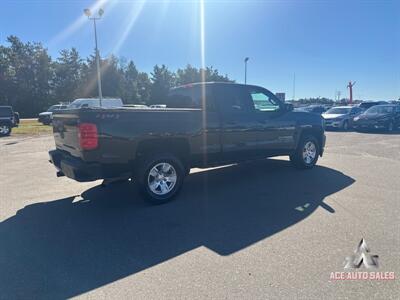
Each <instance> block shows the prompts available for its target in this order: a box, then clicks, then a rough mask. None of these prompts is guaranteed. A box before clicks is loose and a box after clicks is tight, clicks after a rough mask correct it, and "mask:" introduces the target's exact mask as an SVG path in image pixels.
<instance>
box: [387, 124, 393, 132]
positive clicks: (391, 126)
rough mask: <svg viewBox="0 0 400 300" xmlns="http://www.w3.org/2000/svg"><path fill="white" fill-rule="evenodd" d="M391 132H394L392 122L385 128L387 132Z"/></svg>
mask: <svg viewBox="0 0 400 300" xmlns="http://www.w3.org/2000/svg"><path fill="white" fill-rule="evenodd" d="M393 130H394V124H393V121H390V122H389V124H388V126H387V131H388V132H392V131H393Z"/></svg>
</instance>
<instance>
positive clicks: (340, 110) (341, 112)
mask: <svg viewBox="0 0 400 300" xmlns="http://www.w3.org/2000/svg"><path fill="white" fill-rule="evenodd" d="M350 110H351V107H333V108H331V109H330V110H328V111H327V112H326V114H335V115H345V114H348V113H349V112H350Z"/></svg>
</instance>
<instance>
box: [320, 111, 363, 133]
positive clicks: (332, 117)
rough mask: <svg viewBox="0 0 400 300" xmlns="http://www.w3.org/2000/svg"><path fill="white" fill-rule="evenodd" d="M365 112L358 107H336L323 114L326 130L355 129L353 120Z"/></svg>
mask: <svg viewBox="0 0 400 300" xmlns="http://www.w3.org/2000/svg"><path fill="white" fill-rule="evenodd" d="M362 112H363V109H362V108H359V107H357V106H335V107H332V108H331V109H329V110H327V111H326V112H324V113H323V114H322V117H323V118H324V119H325V128H327V129H329V128H332V129H333V128H336V129H341V130H348V129H350V128H352V127H353V118H354V117H356V116H358V115H359V114H361V113H362Z"/></svg>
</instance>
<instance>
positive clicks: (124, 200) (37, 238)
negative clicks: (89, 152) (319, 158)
mask: <svg viewBox="0 0 400 300" xmlns="http://www.w3.org/2000/svg"><path fill="white" fill-rule="evenodd" d="M353 182H354V180H353V179H352V178H350V177H348V176H346V175H344V174H343V173H341V172H339V171H336V170H333V169H330V168H327V167H322V166H316V167H315V168H314V169H312V170H307V171H299V170H295V169H293V168H292V167H291V166H290V164H289V163H288V162H287V161H280V160H264V161H258V162H251V163H245V164H240V165H232V166H227V167H222V168H218V169H213V170H207V171H201V172H198V173H194V174H191V175H190V176H189V177H188V178H187V179H186V182H185V185H184V187H183V190H182V192H181V194H180V195H179V197H178V198H177V199H176V200H175V201H173V202H171V203H169V204H166V205H162V206H150V205H148V204H146V203H145V202H144V201H143V200H142V199H141V197H140V196H139V194H138V192H137V187H136V185H135V184H128V183H124V184H114V185H112V186H108V187H105V188H103V187H100V186H97V187H94V188H91V189H89V190H87V191H85V192H84V193H83V194H82V195H81V196H82V199H80V200H77V199H78V198H75V197H69V198H64V199H58V200H54V201H49V202H42V203H36V204H32V205H28V206H26V207H25V208H23V209H21V210H19V211H18V213H17V214H16V215H15V216H13V217H11V218H9V219H7V220H5V221H4V222H2V223H0V245H1V246H0V266H1V267H0V298H2V299H15V298H30V299H31V298H48V299H65V298H69V297H73V296H77V295H79V294H82V293H84V292H88V291H91V290H93V289H96V288H98V287H101V286H103V285H105V284H109V283H112V282H114V281H116V280H118V279H122V278H124V277H126V276H129V275H132V274H135V273H137V272H139V271H142V270H145V269H147V268H150V267H152V266H155V265H157V264H159V263H162V262H165V261H167V260H169V259H172V258H174V257H177V256H179V255H181V254H184V253H186V252H188V251H191V250H193V249H195V248H197V247H200V246H205V247H207V248H209V249H211V250H212V251H215V252H216V253H217V254H219V255H230V254H232V253H234V252H236V251H240V250H242V249H244V248H246V247H248V246H250V245H252V244H253V243H256V242H259V241H261V240H263V239H265V238H268V237H269V236H271V235H273V234H276V233H278V232H280V231H282V230H285V229H286V228H288V227H290V226H292V225H295V224H296V223H297V222H300V221H301V220H303V219H305V218H306V217H308V216H309V215H310V214H311V213H312V212H313V211H315V210H316V209H317V208H318V207H319V206H321V207H322V208H323V209H325V210H326V211H327V212H328V213H334V208H331V207H330V206H329V205H327V204H325V203H323V200H324V198H325V197H327V196H328V195H331V194H334V193H336V192H339V191H340V190H342V189H344V188H346V187H348V186H350V185H351V184H352V183H353Z"/></svg>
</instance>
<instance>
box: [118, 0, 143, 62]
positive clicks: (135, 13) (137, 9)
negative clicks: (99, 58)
mask: <svg viewBox="0 0 400 300" xmlns="http://www.w3.org/2000/svg"><path fill="white" fill-rule="evenodd" d="M145 4H146V1H138V2H134V3H132V8H131V13H130V15H129V18H128V22H127V23H126V24H125V26H124V27H125V29H124V31H123V32H122V35H121V37H120V38H119V39H118V42H117V44H116V45H115V46H114V48H113V49H112V53H113V54H118V51H119V49H120V48H121V46H122V45H123V44H124V42H125V40H126V38H127V37H128V35H129V33H130V31H131V30H132V27H133V25H135V23H136V21H137V19H138V17H139V15H140V13H141V12H142V9H143V7H144V5H145Z"/></svg>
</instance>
